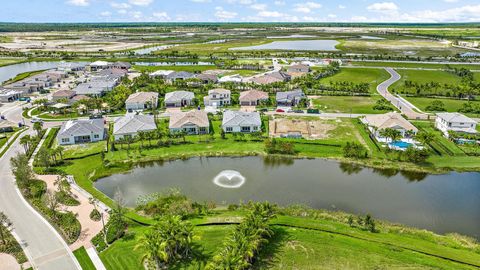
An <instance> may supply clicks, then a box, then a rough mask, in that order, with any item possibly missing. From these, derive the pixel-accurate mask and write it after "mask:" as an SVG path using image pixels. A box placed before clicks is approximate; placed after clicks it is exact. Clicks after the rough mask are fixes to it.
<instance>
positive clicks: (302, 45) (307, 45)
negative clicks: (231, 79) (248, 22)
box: [230, 39, 339, 51]
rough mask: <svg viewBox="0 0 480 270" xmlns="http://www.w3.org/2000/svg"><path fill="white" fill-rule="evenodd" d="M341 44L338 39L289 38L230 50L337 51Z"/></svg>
mask: <svg viewBox="0 0 480 270" xmlns="http://www.w3.org/2000/svg"><path fill="white" fill-rule="evenodd" d="M337 44H339V42H338V41H336V40H326V39H324V40H287V41H274V42H271V43H267V44H263V45H257V46H249V47H238V48H230V50H239V51H250V50H297V51H336V50H337V49H336V48H335V46H336V45H337Z"/></svg>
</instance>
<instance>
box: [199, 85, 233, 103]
mask: <svg viewBox="0 0 480 270" xmlns="http://www.w3.org/2000/svg"><path fill="white" fill-rule="evenodd" d="M203 104H204V105H205V106H213V107H223V106H228V105H230V104H231V92H230V90H227V89H223V88H216V89H212V90H209V91H208V96H205V97H203Z"/></svg>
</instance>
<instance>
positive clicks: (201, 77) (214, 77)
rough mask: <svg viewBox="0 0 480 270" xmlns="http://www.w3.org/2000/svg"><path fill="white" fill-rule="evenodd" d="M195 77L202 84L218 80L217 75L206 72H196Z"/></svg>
mask: <svg viewBox="0 0 480 270" xmlns="http://www.w3.org/2000/svg"><path fill="white" fill-rule="evenodd" d="M197 79H199V80H200V81H201V82H202V83H203V84H209V83H217V82H218V77H217V75H215V74H206V73H202V74H198V75H197Z"/></svg>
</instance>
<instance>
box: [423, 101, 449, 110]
mask: <svg viewBox="0 0 480 270" xmlns="http://www.w3.org/2000/svg"><path fill="white" fill-rule="evenodd" d="M425 110H427V111H432V112H444V111H446V110H445V104H443V102H442V101H440V100H434V101H432V102H431V103H430V105H428V106H427V107H425Z"/></svg>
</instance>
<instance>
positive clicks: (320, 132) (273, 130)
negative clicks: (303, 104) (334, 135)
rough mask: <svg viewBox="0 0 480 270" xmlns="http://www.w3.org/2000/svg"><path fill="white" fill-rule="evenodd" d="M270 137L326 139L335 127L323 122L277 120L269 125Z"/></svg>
mask: <svg viewBox="0 0 480 270" xmlns="http://www.w3.org/2000/svg"><path fill="white" fill-rule="evenodd" d="M269 125H270V126H269V130H270V136H271V137H282V136H287V135H298V134H301V135H302V137H303V138H305V139H316V140H318V139H326V138H328V133H329V132H330V131H332V130H334V129H335V128H336V127H335V125H333V124H329V123H327V121H325V120H320V119H319V120H310V119H289V118H279V119H275V120H273V121H270V123H269Z"/></svg>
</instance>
